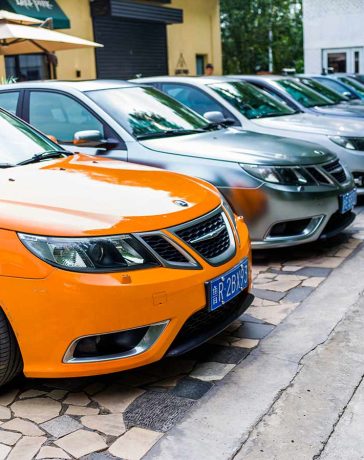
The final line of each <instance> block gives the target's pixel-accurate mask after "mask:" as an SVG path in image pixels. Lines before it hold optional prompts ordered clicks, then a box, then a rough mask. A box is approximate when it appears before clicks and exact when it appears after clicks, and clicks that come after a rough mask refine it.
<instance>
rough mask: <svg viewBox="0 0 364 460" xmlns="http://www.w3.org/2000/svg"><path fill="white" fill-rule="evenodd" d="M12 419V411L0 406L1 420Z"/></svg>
mask: <svg viewBox="0 0 364 460" xmlns="http://www.w3.org/2000/svg"><path fill="white" fill-rule="evenodd" d="M10 418H11V412H10V409H9V408H8V407H4V406H0V420H9V419H10Z"/></svg>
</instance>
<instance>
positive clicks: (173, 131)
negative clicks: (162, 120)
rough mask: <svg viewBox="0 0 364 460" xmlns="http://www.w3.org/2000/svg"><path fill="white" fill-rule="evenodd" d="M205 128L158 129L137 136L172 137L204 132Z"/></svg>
mask: <svg viewBox="0 0 364 460" xmlns="http://www.w3.org/2000/svg"><path fill="white" fill-rule="evenodd" d="M203 132H204V130H203V129H166V130H165V131H158V132H156V133H146V134H140V135H139V136H137V137H136V138H137V139H138V140H147V139H154V138H158V137H172V136H183V135H187V134H196V133H203Z"/></svg>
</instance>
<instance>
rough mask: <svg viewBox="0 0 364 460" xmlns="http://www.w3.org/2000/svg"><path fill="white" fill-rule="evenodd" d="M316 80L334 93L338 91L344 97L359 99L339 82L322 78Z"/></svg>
mask: <svg viewBox="0 0 364 460" xmlns="http://www.w3.org/2000/svg"><path fill="white" fill-rule="evenodd" d="M315 79H316V80H317V81H319V82H320V83H321V84H322V85H325V86H327V87H328V88H331V89H333V90H334V91H337V92H338V93H340V94H342V95H343V96H347V97H348V98H349V99H358V97H357V96H355V94H354V93H352V92H351V90H350V89H349V88H348V87H346V86H344V85H342V84H341V83H340V82H338V81H335V80H331V79H330V78H320V77H316V78H315Z"/></svg>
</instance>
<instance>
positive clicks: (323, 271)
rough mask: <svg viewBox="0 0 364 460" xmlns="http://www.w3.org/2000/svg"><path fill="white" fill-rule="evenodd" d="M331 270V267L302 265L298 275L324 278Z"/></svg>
mask: <svg viewBox="0 0 364 460" xmlns="http://www.w3.org/2000/svg"><path fill="white" fill-rule="evenodd" d="M331 272H332V269H331V268H322V267H304V268H301V269H300V271H299V272H297V273H298V274H299V275H302V276H322V277H324V278H326V277H328V276H329V275H330V273H331Z"/></svg>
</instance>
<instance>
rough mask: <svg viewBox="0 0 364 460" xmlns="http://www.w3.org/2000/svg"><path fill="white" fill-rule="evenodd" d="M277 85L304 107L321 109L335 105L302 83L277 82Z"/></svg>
mask: <svg viewBox="0 0 364 460" xmlns="http://www.w3.org/2000/svg"><path fill="white" fill-rule="evenodd" d="M277 83H278V85H279V86H281V87H282V88H283V89H285V90H286V91H287V93H288V94H289V95H291V96H292V97H293V99H294V100H296V101H297V102H299V103H300V104H302V105H303V107H319V106H324V105H334V104H335V103H334V102H333V101H332V100H331V99H328V98H327V97H325V96H323V95H321V94H318V93H317V92H316V91H313V90H311V89H309V88H307V87H306V86H305V85H303V84H302V83H298V82H296V81H294V80H288V79H287V80H277Z"/></svg>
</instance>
